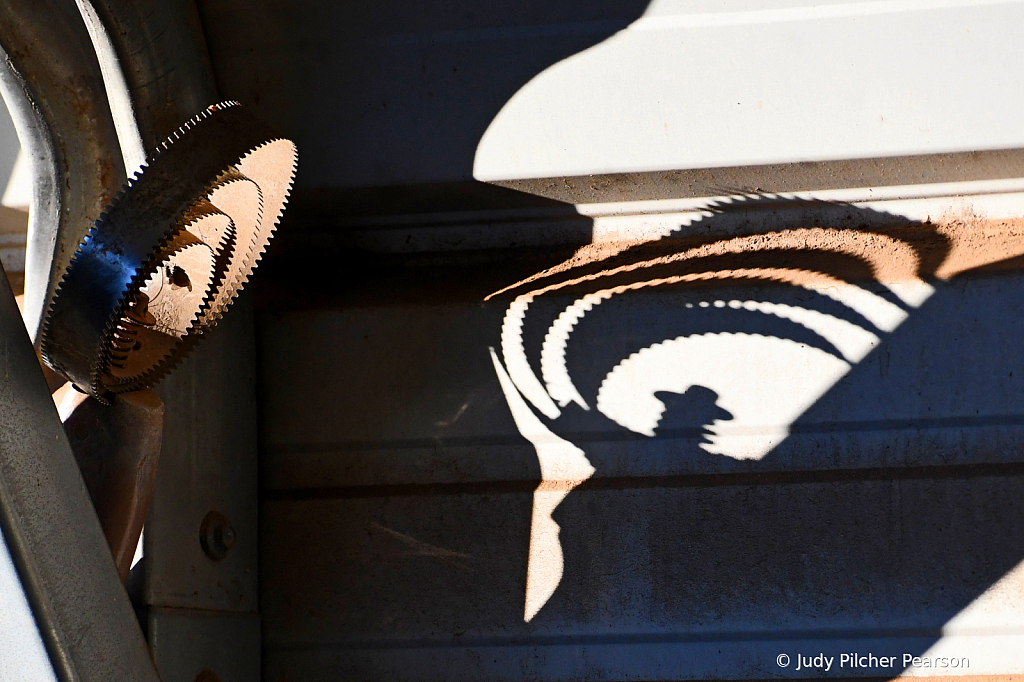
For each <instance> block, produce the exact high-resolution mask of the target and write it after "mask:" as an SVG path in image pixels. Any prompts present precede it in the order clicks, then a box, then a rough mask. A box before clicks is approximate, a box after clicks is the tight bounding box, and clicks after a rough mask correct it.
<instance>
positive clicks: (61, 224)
mask: <svg viewBox="0 0 1024 682" xmlns="http://www.w3.org/2000/svg"><path fill="white" fill-rule="evenodd" d="M0 52H2V54H3V58H4V61H5V63H6V66H7V68H6V69H0V87H2V91H3V96H4V100H5V101H6V102H7V106H8V108H9V109H10V110H11V116H12V118H13V119H14V124H15V127H16V128H17V130H18V138H19V139H20V140H21V144H22V146H23V148H24V149H25V152H26V155H27V157H28V158H29V159H30V160H31V164H32V176H33V201H32V210H31V212H30V218H29V239H28V248H27V252H26V256H25V313H24V314H25V324H26V326H27V327H28V330H29V335H30V336H31V337H32V341H33V343H34V344H36V345H37V346H38V343H39V336H40V329H41V326H42V320H43V316H44V313H45V308H46V305H47V304H48V301H49V300H50V299H51V298H52V296H53V293H54V291H55V290H56V288H57V284H58V282H59V279H60V277H61V275H62V274H63V272H64V269H65V268H66V267H67V265H68V263H69V262H70V260H71V256H72V255H73V254H74V251H75V248H76V247H77V246H78V242H79V241H80V240H81V238H82V237H83V236H84V235H85V233H86V231H87V230H88V229H89V227H90V225H91V224H92V221H93V220H95V219H96V217H97V216H98V215H99V214H100V213H101V212H102V210H103V208H104V207H105V206H106V205H107V204H108V203H109V202H110V199H111V198H112V197H113V196H114V194H115V193H116V192H117V191H118V190H119V189H120V188H121V186H122V185H123V184H124V182H125V179H126V176H125V172H124V167H123V164H122V163H121V150H120V145H119V143H118V139H117V132H116V129H115V126H114V122H113V120H112V118H111V115H110V111H109V110H108V109H107V102H106V100H105V97H103V93H105V89H104V86H103V77H102V74H101V72H100V67H99V63H98V61H97V59H96V55H95V53H94V52H93V46H92V41H91V40H90V37H89V33H88V32H87V31H86V27H85V25H84V24H83V22H82V18H81V16H80V14H79V12H78V9H77V7H75V5H74V4H72V3H70V2H62V1H61V0H47V1H44V2H33V1H32V0H8V1H7V2H4V3H3V4H2V8H0Z"/></svg>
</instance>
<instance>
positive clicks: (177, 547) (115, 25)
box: [92, 0, 260, 682]
mask: <svg viewBox="0 0 1024 682" xmlns="http://www.w3.org/2000/svg"><path fill="white" fill-rule="evenodd" d="M92 6H93V7H94V8H95V11H96V13H97V15H98V17H99V18H100V20H101V22H102V24H103V26H104V28H105V30H106V33H107V35H108V36H109V37H110V40H111V42H112V44H113V47H114V50H115V52H116V56H117V59H118V62H119V63H120V64H121V67H122V69H123V72H124V76H125V81H126V83H127V88H128V92H129V93H130V99H131V104H132V107H133V110H134V112H135V116H136V118H137V121H138V125H139V131H138V132H139V135H140V136H141V139H142V141H143V144H144V146H145V148H147V149H151V148H154V147H155V146H156V145H157V144H158V143H159V142H160V141H162V140H163V139H165V138H166V137H167V136H168V135H170V134H171V133H172V132H173V131H174V130H175V129H176V128H177V126H178V125H180V123H181V121H183V120H185V119H186V118H188V117H189V116H191V115H193V114H194V113H195V112H196V111H197V110H199V109H201V108H202V107H204V106H206V105H208V104H209V103H211V102H216V101H218V100H220V99H222V98H221V97H219V95H218V87H217V83H216V81H215V79H214V75H213V71H212V69H211V68H210V60H209V56H208V54H207V51H206V43H205V39H204V27H203V26H202V25H201V23H200V21H199V19H198V13H197V12H196V6H195V3H194V2H192V0H174V1H172V2H161V3H150V2H142V1H138V0H104V1H101V2H95V3H92ZM251 310H252V309H251V301H250V299H249V298H248V297H246V296H244V295H243V296H242V297H241V299H240V300H239V301H238V302H237V303H236V304H235V306H234V310H233V312H232V313H231V314H230V315H228V316H227V317H226V318H225V319H224V320H223V321H222V322H221V323H220V324H219V325H218V328H217V329H215V330H213V331H212V332H211V333H210V335H209V338H208V339H206V340H205V341H204V343H203V344H202V345H200V346H199V347H198V348H197V349H196V350H195V352H194V353H193V355H192V356H191V357H189V358H187V359H186V360H185V361H184V362H183V363H182V365H181V367H179V368H178V370H177V371H176V372H174V373H172V374H171V375H170V376H169V377H168V378H167V379H165V380H164V382H163V383H162V384H161V385H160V386H159V387H158V388H157V393H158V394H159V395H160V396H161V398H162V399H163V400H164V404H165V406H166V427H165V431H164V442H163V447H162V452H161V475H160V477H158V480H157V483H156V489H155V490H154V495H153V502H152V505H151V508H150V513H149V515H148V517H147V520H146V532H145V542H144V544H145V554H144V558H143V560H142V561H141V562H140V565H139V566H137V567H136V570H140V571H141V574H142V576H143V579H142V582H144V583H145V586H146V587H145V589H144V590H143V597H142V603H141V604H140V606H141V608H142V609H143V611H144V612H146V613H149V614H151V615H150V617H149V619H150V628H151V630H153V629H154V627H155V626H156V628H157V629H158V624H157V623H156V622H155V621H159V620H160V619H161V618H163V611H162V610H161V608H160V607H161V606H163V605H170V606H181V607H184V610H185V611H186V612H187V614H186V615H190V616H192V619H189V618H185V619H182V620H179V621H178V622H179V623H183V624H185V627H184V628H183V629H179V630H178V632H182V633H184V634H183V636H180V637H168V638H160V637H159V635H158V634H157V635H155V636H154V635H151V646H152V649H153V653H154V656H155V658H156V660H157V664H158V667H159V668H160V669H161V672H162V675H163V679H164V682H179V681H180V682H193V680H194V679H195V675H196V672H195V671H194V670H191V668H190V667H189V666H190V665H191V663H192V662H195V661H197V660H203V661H205V665H206V666H207V667H208V668H209V670H210V674H211V675H217V676H218V677H220V678H221V679H228V674H229V673H223V672H221V671H224V670H228V671H230V670H233V669H241V670H244V671H258V670H259V667H260V655H259V651H260V628H259V615H258V595H257V588H256V585H257V582H256V579H257V560H256V557H257V551H256V549H257V548H256V542H255V538H256V528H257V517H256V507H257V503H256V480H257V477H256V430H255V424H256V401H255V385H254V382H255V369H254V365H255V360H254V355H255V353H254V349H253V333H252V312H251ZM212 510H219V511H220V512H221V513H223V514H225V516H227V517H228V518H230V519H231V523H232V527H233V528H234V529H235V531H236V534H237V544H236V545H235V547H233V548H232V550H231V552H230V553H229V554H228V555H227V557H226V558H225V559H224V560H222V561H217V562H214V561H212V560H210V559H209V558H207V557H206V555H204V554H203V552H202V547H201V545H200V542H199V530H200V525H201V522H202V519H203V518H204V516H205V515H206V514H207V513H208V512H210V511H212ZM233 595H234V596H233ZM238 595H242V596H243V598H242V599H238V598H237V596H238ZM218 610H220V611H224V612H226V613H225V617H227V618H230V617H233V614H236V613H239V612H242V613H244V614H246V617H247V618H248V619H249V620H251V621H252V622H254V623H255V626H254V627H245V628H231V627H224V628H217V627H214V628H209V629H204V628H203V627H202V626H201V625H200V624H195V625H194V626H190V625H188V624H189V623H199V622H200V621H201V622H206V621H205V620H203V619H204V618H206V617H207V616H209V615H210V614H211V612H216V611H218ZM179 615H180V612H179ZM194 619H199V620H198V621H196V620H194ZM154 632H155V630H154ZM200 633H203V634H204V635H205V636H208V637H210V638H211V639H209V640H206V641H204V640H203V639H202V638H201V637H200ZM211 643H213V644H215V646H214V647H213V648H210V645H211ZM202 652H206V653H202ZM246 675H247V677H246V678H242V679H251V678H254V677H258V672H257V673H256V674H255V675H254V674H252V673H251V672H249V673H246ZM208 677H209V676H208Z"/></svg>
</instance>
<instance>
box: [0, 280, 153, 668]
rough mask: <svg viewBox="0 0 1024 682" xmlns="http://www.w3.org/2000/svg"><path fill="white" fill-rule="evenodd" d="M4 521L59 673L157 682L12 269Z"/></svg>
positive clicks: (3, 327) (2, 394)
mask: <svg viewBox="0 0 1024 682" xmlns="http://www.w3.org/2000/svg"><path fill="white" fill-rule="evenodd" d="M0 524H2V530H3V537H4V540H5V541H6V544H7V546H8V548H9V549H10V552H11V555H12V558H13V560H14V564H15V566H16V568H17V572H18V575H19V578H20V580H21V583H22V585H23V587H24V591H25V593H26V595H27V598H28V601H29V603H30V604H31V606H32V611H33V615H34V616H35V620H36V622H37V624H38V626H39V630H40V633H41V635H42V638H43V641H44V642H45V644H46V648H47V651H48V654H49V657H50V661H51V664H52V665H53V668H54V671H55V672H56V674H57V677H58V678H59V679H61V680H64V681H76V682H79V681H80V682H92V681H95V682H100V681H103V682H106V681H108V680H140V681H143V680H148V681H152V682H156V681H157V679H158V678H157V675H156V671H155V670H154V667H153V664H152V661H151V660H150V656H149V651H148V650H147V648H146V642H145V640H144V639H143V637H142V633H141V631H140V629H139V626H138V623H137V621H136V619H135V614H134V612H133V610H132V606H131V603H130V602H129V601H128V596H127V594H126V593H125V591H124V588H123V587H122V586H121V583H120V581H119V580H118V576H117V572H116V571H115V569H114V565H113V561H112V560H111V554H110V550H109V548H108V545H107V542H106V539H105V537H104V534H103V530H102V528H101V527H100V523H99V520H98V519H97V517H96V514H95V513H94V511H93V507H92V504H91V502H90V499H89V494H88V492H87V490H86V487H85V484H84V482H83V481H82V476H81V474H80V473H79V470H78V466H77V465H76V462H75V458H74V455H73V454H72V452H71V448H70V446H69V444H68V441H67V438H66V437H65V435H64V430H63V429H62V427H61V424H60V421H59V419H58V417H57V411H56V409H55V407H54V404H53V400H52V399H51V396H50V391H49V390H48V387H47V384H46V381H45V379H44V377H43V375H42V372H41V371H40V369H39V363H38V360H37V357H36V354H35V352H34V350H33V348H32V343H31V341H30V340H29V337H28V335H27V334H26V331H25V328H24V326H23V325H22V322H21V315H20V313H19V311H18V307H17V305H16V304H15V301H14V295H13V293H12V292H11V289H10V286H9V285H8V284H7V280H6V277H5V276H3V275H2V269H0Z"/></svg>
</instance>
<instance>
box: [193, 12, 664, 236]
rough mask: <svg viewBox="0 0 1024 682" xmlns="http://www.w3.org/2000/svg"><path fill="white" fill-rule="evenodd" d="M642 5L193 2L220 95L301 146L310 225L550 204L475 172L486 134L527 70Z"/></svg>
mask: <svg viewBox="0 0 1024 682" xmlns="http://www.w3.org/2000/svg"><path fill="white" fill-rule="evenodd" d="M647 4H648V0H628V1H626V2H622V1H612V0H597V1H595V2H578V1H576V0H558V1H556V2H538V1H530V2H515V3H498V4H493V3H492V4H490V5H488V6H487V7H486V8H485V7H482V6H480V4H479V3H477V2H473V1H472V0H456V1H455V2H448V1H445V2H441V1H436V0H435V1H427V2H419V3H409V2H405V1H404V0H401V1H400V0H387V2H378V3H374V4H372V5H366V6H358V5H353V4H351V3H330V2H316V3H306V4H304V5H303V8H302V10H301V11H299V10H297V9H296V8H294V7H293V6H291V5H289V4H287V3H280V2H276V1H275V0H260V1H259V2H256V3H247V4H244V5H239V4H237V3H235V4H232V3H215V2H199V3H198V5H199V9H200V13H201V15H202V17H203V24H204V28H205V32H206V36H207V43H208V45H209V48H210V54H211V58H212V62H213V66H214V70H215V73H216V75H217V81H218V86H219V89H220V94H221V96H222V97H225V98H231V99H238V100H239V101H242V102H245V103H246V104H251V105H253V106H255V107H256V108H257V109H258V110H259V112H260V113H261V115H263V116H264V117H265V118H266V119H267V120H268V121H270V122H272V123H274V124H275V125H276V126H277V127H278V128H279V129H280V130H282V131H283V132H284V133H285V134H288V135H289V136H291V137H292V138H293V139H295V140H296V142H297V143H298V146H299V148H300V149H302V150H303V151H302V154H303V157H302V161H301V170H300V173H299V176H298V179H297V183H298V184H297V187H296V192H295V194H294V195H293V200H292V207H291V208H290V209H289V211H290V212H292V213H294V214H296V215H297V216H302V221H301V224H302V226H303V227H302V229H314V227H315V226H317V225H319V226H321V227H326V226H328V225H331V224H335V225H336V224H338V223H339V222H343V221H344V220H346V219H348V218H351V217H353V216H360V215H375V216H379V215H388V214H391V213H431V212H439V211H444V210H449V209H452V208H454V209H457V210H460V211H466V210H479V209H486V208H494V207H499V208H507V207H517V206H522V205H555V203H557V202H553V201H551V200H543V199H540V198H539V197H534V196H533V194H528V193H524V192H515V191H511V190H504V191H503V189H502V188H496V187H493V186H491V185H487V184H484V183H479V182H476V181H474V180H473V160H474V156H475V154H476V149H477V145H478V143H479V142H480V139H481V137H482V136H483V134H484V132H485V131H486V130H487V128H488V126H489V125H490V124H491V122H492V121H493V120H494V117H495V116H496V115H497V114H498V112H499V111H500V110H501V108H502V107H504V106H505V104H506V103H507V102H508V101H509V100H510V99H511V98H512V96H513V95H515V93H516V92H518V91H519V90H520V88H522V87H523V86H524V85H525V84H526V83H527V82H528V81H529V80H530V79H532V78H533V77H534V76H536V75H537V74H539V73H541V72H543V71H544V70H545V69H547V68H548V67H550V66H552V65H554V64H556V63H558V62H560V61H562V60H563V59H565V58H567V57H570V56H572V55H574V54H578V53H579V52H582V51H583V50H586V49H587V48H589V47H592V46H594V45H597V44H598V43H601V42H602V41H604V40H606V39H607V38H609V37H610V36H612V35H614V34H615V33H616V32H618V31H620V30H622V29H624V28H625V27H626V26H628V25H629V24H630V23H632V22H633V21H635V20H636V19H638V18H639V17H640V16H641V15H642V14H643V12H644V10H645V9H646V7H647ZM268 92H273V93H274V97H273V98H271V97H267V96H265V95H266V93H268ZM516 195H518V196H516Z"/></svg>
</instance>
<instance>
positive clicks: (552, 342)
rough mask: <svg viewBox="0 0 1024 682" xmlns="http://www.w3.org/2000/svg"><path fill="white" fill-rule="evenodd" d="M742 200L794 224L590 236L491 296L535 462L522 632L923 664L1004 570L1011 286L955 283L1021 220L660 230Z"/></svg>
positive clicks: (1012, 525)
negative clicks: (872, 650) (792, 640)
mask: <svg viewBox="0 0 1024 682" xmlns="http://www.w3.org/2000/svg"><path fill="white" fill-rule="evenodd" d="M761 204H765V205H768V206H771V207H772V208H773V209H779V208H780V207H781V208H782V209H783V210H784V209H785V208H786V204H789V208H796V209H798V210H799V211H800V214H801V215H802V216H803V218H802V219H801V220H800V221H799V222H797V224H796V225H795V226H790V227H787V228H786V229H779V230H769V231H761V232H759V233H756V234H753V235H751V236H743V237H722V236H719V237H713V238H703V239H702V238H697V237H691V238H682V237H667V238H662V239H659V240H655V241H651V242H647V243H641V244H632V245H630V244H620V243H609V244H594V245H591V246H588V247H585V248H583V249H581V250H580V251H579V252H578V253H577V254H576V255H575V256H574V257H573V258H572V259H570V260H568V261H566V262H565V263H563V264H561V265H558V266H555V267H553V268H550V269H549V270H547V271H545V272H541V273H538V274H537V275H536V276H534V277H531V278H527V279H526V280H525V281H522V282H520V283H518V284H516V285H514V286H512V287H509V288H508V289H505V290H503V291H501V292H499V293H497V294H496V295H493V296H492V297H490V298H491V299H492V300H495V299H498V300H501V301H505V302H506V303H505V304H506V305H507V306H508V307H507V312H506V314H505V318H504V322H503V326H502V331H501V337H500V352H499V350H498V349H497V348H495V349H492V351H491V354H492V360H493V363H494V366H495V370H496V372H497V375H498V378H499V381H500V383H501V385H502V389H503V392H504V394H505V397H506V400H507V401H508V404H509V407H510V409H511V412H512V415H513V417H514V419H515V421H516V424H517V427H518V429H519V431H520V433H521V434H522V435H523V436H524V437H525V438H526V439H527V440H529V441H530V442H531V443H533V445H534V447H535V449H536V451H537V456H538V460H539V463H540V468H541V478H542V481H541V483H540V484H539V486H538V487H537V489H536V491H535V493H534V505H533V518H532V524H531V525H532V530H531V540H530V550H529V560H528V569H527V580H526V595H525V600H524V619H525V620H526V621H531V622H535V623H537V624H538V625H539V626H542V627H543V626H552V625H558V626H562V627H564V626H567V625H569V624H576V625H577V626H578V625H579V624H580V623H585V622H589V623H599V622H601V621H602V620H605V619H607V617H608V616H609V615H611V614H614V617H613V619H612V620H614V621H615V623H616V629H617V630H620V629H621V628H622V626H623V625H624V624H633V625H634V626H636V627H637V628H643V629H647V630H649V631H651V632H652V634H653V633H654V632H656V633H658V634H657V636H656V637H655V640H656V641H664V639H663V638H664V636H665V635H666V634H667V633H676V635H678V636H679V637H682V638H683V640H685V639H686V638H687V637H692V636H694V634H695V633H697V634H699V633H704V634H709V633H710V634H713V633H715V632H718V633H726V632H727V633H732V634H733V635H736V634H738V633H742V632H744V631H760V632H765V631H768V632H771V635H770V636H771V637H772V638H774V639H788V638H789V637H787V635H792V634H793V632H794V631H796V632H807V631H811V630H816V629H819V628H821V627H822V626H824V627H826V628H827V629H830V630H832V631H833V634H832V635H830V636H831V637H832V638H833V639H834V640H835V642H834V648H835V651H834V652H831V653H833V654H836V655H838V654H841V653H848V651H849V648H848V646H849V642H848V641H840V640H844V639H847V640H848V639H849V637H854V638H858V639H861V640H863V639H865V638H870V637H872V636H874V637H880V638H882V637H884V638H885V641H886V644H885V647H887V648H892V649H894V650H893V651H892V652H890V651H888V650H882V651H876V653H877V654H879V655H882V654H885V655H897V654H901V653H904V652H910V653H915V654H920V653H922V652H924V651H925V650H927V649H928V648H929V647H930V646H931V645H933V644H934V643H935V641H936V640H937V639H938V638H939V636H940V634H941V628H942V626H943V625H944V624H946V623H947V622H948V621H949V620H950V619H952V618H953V617H954V616H956V614H958V613H960V612H961V611H962V610H963V609H964V608H965V607H967V606H968V605H969V604H970V603H971V602H972V601H974V600H975V598H977V597H978V596H979V595H981V594H982V593H984V592H985V591H986V590H988V589H989V588H990V587H991V586H992V585H993V584H994V583H996V582H997V581H998V580H999V579H1000V578H1002V577H1003V576H1004V575H1005V574H1007V573H1008V572H1009V571H1010V570H1011V569H1013V568H1014V567H1015V566H1016V565H1017V564H1018V563H1019V562H1020V561H1021V560H1022V559H1024V524H1021V522H1020V518H1021V516H1020V513H1021V511H1024V509H1022V504H1021V503H1020V502H1019V501H1017V500H1016V499H1015V495H1013V494H1006V493H1007V490H1008V489H1015V488H1018V487H1019V481H1018V479H1017V478H1015V477H1017V476H1020V474H1021V471H1020V466H1019V464H1018V463H1017V462H1016V461H1015V455H1013V452H1014V450H1015V449H1016V446H1015V445H1014V442H1019V438H1020V437H1021V436H1022V435H1024V377H1022V373H1024V355H1022V352H1021V350H1020V348H1019V344H1018V343H1017V342H1016V341H1015V339H1017V338H1018V337H1019V334H1020V331H1021V325H1022V317H1021V312H1022V308H1024V295H1021V294H1020V293H1017V292H1014V291H1012V290H1011V289H1010V288H1007V287H1005V286H1003V287H1002V288H1000V287H999V284H998V281H999V280H993V279H990V278H985V277H972V278H970V279H968V278H965V277H962V276H961V275H962V274H964V273H967V272H971V273H973V274H975V275H977V274H979V272H980V271H981V270H984V269H1004V268H1016V267H1017V266H1019V264H1020V263H1019V262H1018V261H1019V260H1020V254H1021V253H1024V237H1022V236H1021V235H1020V233H1019V230H1018V229H1016V228H1015V227H1014V226H1008V225H1006V224H998V225H988V226H987V227H983V228H979V227H978V226H977V225H975V226H973V227H971V228H968V227H966V226H964V225H957V224H949V225H942V226H936V225H931V224H921V223H913V222H911V221H908V220H907V219H905V218H901V217H899V216H893V215H888V214H883V213H877V212H874V211H871V210H867V209H862V208H857V207H854V206H849V205H840V204H825V203H816V202H800V201H789V202H785V201H780V200H778V199H773V198H771V197H745V198H739V199H736V200H734V201H732V202H730V203H724V204H719V205H716V206H711V207H710V208H709V210H708V211H706V212H705V213H704V215H703V217H701V218H700V219H698V220H696V221H694V222H693V223H691V224H689V225H688V226H685V230H681V231H680V232H683V231H685V234H687V235H694V234H700V233H702V232H703V233H710V234H719V235H720V234H722V233H723V232H728V231H729V230H730V229H734V228H735V225H736V222H737V220H736V218H737V214H738V213H739V214H742V212H743V211H746V210H749V209H752V208H758V207H759V205H761ZM816 214H817V215H816ZM760 215H761V217H762V218H764V216H766V215H768V214H767V213H761V214H760ZM720 224H726V225H725V227H726V229H721V228H722V225H720ZM800 225H806V227H800ZM822 225H832V226H835V227H822ZM844 226H857V227H844ZM999 476H1006V477H1005V478H999ZM866 586H870V587H869V588H867V587H866ZM772 631H774V632H772ZM872 633H874V634H872ZM819 636H820V635H819ZM725 637H726V639H729V638H730V637H729V636H727V635H726V636H725ZM658 638H661V639H658ZM655 640H652V641H655ZM681 641H682V640H681ZM814 646H815V647H817V646H819V643H815V645H814ZM821 646H824V647H825V649H824V651H825V652H826V653H829V651H828V647H829V644H828V642H825V643H824V644H821ZM815 652H817V649H815ZM837 660H838V659H837Z"/></svg>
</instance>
